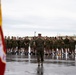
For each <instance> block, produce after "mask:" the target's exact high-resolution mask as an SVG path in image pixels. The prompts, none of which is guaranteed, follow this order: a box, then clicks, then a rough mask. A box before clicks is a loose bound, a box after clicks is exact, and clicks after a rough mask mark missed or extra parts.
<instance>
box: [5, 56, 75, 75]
mask: <svg viewBox="0 0 76 75" xmlns="http://www.w3.org/2000/svg"><path fill="white" fill-rule="evenodd" d="M5 75H76V61H75V60H60V59H50V58H47V57H46V58H45V59H44V64H43V67H41V66H40V67H38V65H37V61H36V58H35V57H31V56H30V55H29V56H23V55H22V56H18V55H10V56H7V63H6V71H5Z"/></svg>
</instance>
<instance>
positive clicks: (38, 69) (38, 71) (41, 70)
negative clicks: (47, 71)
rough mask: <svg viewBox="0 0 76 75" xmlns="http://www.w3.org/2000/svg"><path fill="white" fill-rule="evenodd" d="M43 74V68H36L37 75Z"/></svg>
mask: <svg viewBox="0 0 76 75" xmlns="http://www.w3.org/2000/svg"><path fill="white" fill-rule="evenodd" d="M43 73H44V70H43V66H41V67H40V66H38V67H37V75H43Z"/></svg>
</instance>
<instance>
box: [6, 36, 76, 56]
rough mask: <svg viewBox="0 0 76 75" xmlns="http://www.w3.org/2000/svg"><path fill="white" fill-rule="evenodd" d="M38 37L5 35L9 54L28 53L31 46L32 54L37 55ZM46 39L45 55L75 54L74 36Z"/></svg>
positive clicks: (75, 42)
mask: <svg viewBox="0 0 76 75" xmlns="http://www.w3.org/2000/svg"><path fill="white" fill-rule="evenodd" d="M36 39H37V37H36V36H35V37H31V39H29V37H28V36H27V37H13V36H12V37H9V36H8V37H5V44H6V48H7V54H13V55H14V54H17V55H19V54H20V55H21V54H24V55H28V51H29V48H30V55H36V45H35V40H36ZM42 39H43V40H44V54H45V55H54V56H56V55H58V56H65V54H66V52H67V54H68V55H75V44H76V40H74V39H73V38H72V37H68V36H66V37H65V38H62V37H60V36H59V37H48V36H46V37H42Z"/></svg>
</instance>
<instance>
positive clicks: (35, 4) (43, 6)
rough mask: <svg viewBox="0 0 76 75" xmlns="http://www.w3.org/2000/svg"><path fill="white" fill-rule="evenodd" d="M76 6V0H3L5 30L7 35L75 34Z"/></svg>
mask: <svg viewBox="0 0 76 75" xmlns="http://www.w3.org/2000/svg"><path fill="white" fill-rule="evenodd" d="M9 7H10V8H9ZM75 8H76V1H75V0H67V1H66V0H52V1H51V0H47V1H46V0H38V1H36V0H27V1H26V0H22V1H21V0H13V1H12V0H10V1H7V0H2V10H3V12H2V13H3V30H4V33H5V35H19V36H23V35H25V33H28V34H27V35H32V34H33V32H34V31H36V32H41V33H42V34H43V35H48V36H49V35H57V34H62V35H66V34H67V35H73V34H75V32H76V29H75V28H76V10H75ZM18 32H19V33H22V34H19V33H18Z"/></svg>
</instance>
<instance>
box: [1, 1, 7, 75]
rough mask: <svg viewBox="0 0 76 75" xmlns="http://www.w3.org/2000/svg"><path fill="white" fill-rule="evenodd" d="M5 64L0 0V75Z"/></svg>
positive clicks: (2, 74)
mask: <svg viewBox="0 0 76 75" xmlns="http://www.w3.org/2000/svg"><path fill="white" fill-rule="evenodd" d="M5 65H6V49H5V45H4V38H3V32H2V14H1V0H0V75H4V72H5Z"/></svg>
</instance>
